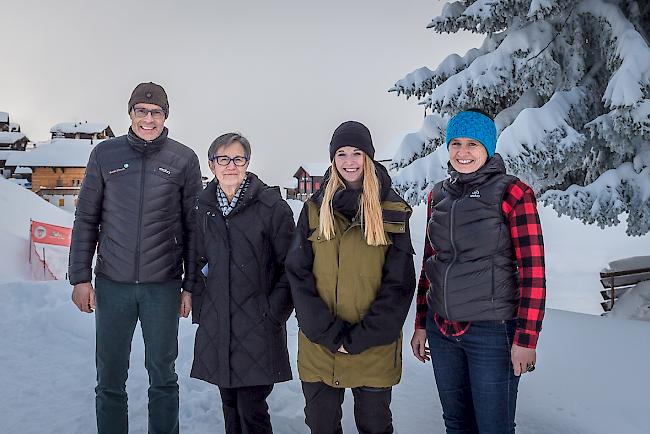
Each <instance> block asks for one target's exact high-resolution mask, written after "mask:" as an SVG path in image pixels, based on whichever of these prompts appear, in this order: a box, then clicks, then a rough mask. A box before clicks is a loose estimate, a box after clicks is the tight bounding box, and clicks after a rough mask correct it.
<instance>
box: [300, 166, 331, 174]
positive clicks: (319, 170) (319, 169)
mask: <svg viewBox="0 0 650 434" xmlns="http://www.w3.org/2000/svg"><path fill="white" fill-rule="evenodd" d="M330 166H331V164H330V163H305V164H301V165H300V167H302V168H303V169H305V172H307V173H308V174H309V175H311V176H323V175H325V172H327V169H329V167H330ZM297 174H298V171H296V175H297ZM294 176H295V175H294Z"/></svg>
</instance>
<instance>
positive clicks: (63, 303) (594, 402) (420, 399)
mask: <svg viewBox="0 0 650 434" xmlns="http://www.w3.org/2000/svg"><path fill="white" fill-rule="evenodd" d="M0 294H2V297H3V301H4V302H3V303H2V304H0V328H2V330H4V331H5V332H4V333H2V334H0V348H2V349H3V351H2V357H1V358H0V384H2V385H3V391H4V392H3V393H2V394H1V395H0V412H1V413H2V414H3V417H2V418H0V432H3V433H4V432H7V433H9V432H22V433H26V434H30V433H34V434H36V433H38V434H40V433H43V432H52V433H63V432H65V433H70V434H75V433H78V434H86V433H88V432H93V431H94V430H95V413H94V392H93V388H94V386H95V364H94V346H95V343H94V326H93V320H94V319H93V316H92V315H87V314H82V313H80V312H79V311H78V310H77V309H76V307H75V306H74V305H73V304H72V303H71V302H70V287H69V285H67V284H66V283H65V282H22V283H13V284H0ZM412 324H413V311H412V312H411V314H410V316H409V318H408V320H407V325H406V327H405V331H404V336H405V341H406V342H408V340H409V339H410V336H411V333H412V330H413V328H412ZM195 330H196V327H195V326H193V325H191V324H190V321H189V320H181V323H180V332H179V339H180V341H179V351H180V353H179V358H178V361H177V365H176V366H177V372H178V374H179V383H180V407H181V408H180V423H181V431H182V432H183V433H186V434H192V433H201V434H203V433H207V432H219V431H223V419H222V415H221V408H220V405H221V403H220V399H219V393H218V391H217V388H216V387H215V386H212V385H210V384H207V383H204V382H202V381H198V380H194V379H190V378H189V370H190V367H191V361H192V352H193V344H194V343H193V341H194V333H195ZM288 330H289V332H288V341H289V346H290V355H291V360H292V364H293V372H294V376H295V375H297V371H296V369H295V359H296V340H297V337H296V333H297V325H296V321H295V318H294V317H293V316H292V317H291V319H290V320H289V323H288ZM648 333H650V324H648V323H646V322H641V321H626V320H617V319H615V318H602V317H598V316H593V315H581V314H576V313H569V312H562V311H554V310H550V311H549V312H548V313H547V317H546V319H545V322H544V330H543V332H542V337H541V339H540V347H539V351H538V363H537V370H536V371H535V372H534V373H532V374H526V375H525V376H524V377H523V379H522V381H521V383H520V396H519V401H518V405H517V407H518V408H517V424H518V431H517V432H518V433H521V434H542V433H543V434H548V433H575V434H578V433H581V434H587V433H588V434H609V433H612V432H621V433H626V434H641V433H645V432H647V427H648V426H650V413H648V411H647V391H648V390H650V376H648V375H647V370H648V368H647V360H648V359H649V358H650V347H648V346H647V345H630V344H631V343H639V342H645V341H646V340H647V336H648ZM621 337H624V338H621ZM143 360H144V348H143V344H142V337H141V333H140V329H139V327H138V328H137V331H136V336H135V338H134V342H133V351H132V357H131V370H130V373H129V380H128V386H127V388H128V391H129V406H130V426H131V433H146V426H147V422H146V418H147V387H148V379H147V373H146V371H145V369H144V367H143V365H144V362H143ZM613 369H615V370H616V376H615V377H608V376H607V375H608V374H607V373H608V372H612V370H613ZM269 406H270V409H271V410H270V411H271V417H272V421H273V424H274V427H275V432H277V433H279V434H287V433H307V432H308V430H307V428H306V426H305V425H304V423H303V418H304V416H303V406H304V399H303V397H302V393H301V389H300V383H299V381H298V380H296V379H294V380H292V381H290V382H287V383H282V384H279V385H276V386H275V388H274V391H273V393H272V394H271V396H270V399H269ZM392 409H393V413H394V421H395V428H396V432H397V433H402V434H411V433H419V432H440V433H442V432H443V431H444V428H443V422H442V415H441V410H440V403H439V401H438V398H437V394H436V392H435V385H434V381H433V373H432V370H431V365H430V364H428V363H427V364H422V363H420V362H419V361H417V360H416V359H415V358H414V357H412V356H411V354H410V351H409V350H408V348H407V344H406V343H405V346H404V373H403V376H402V382H401V383H400V384H399V385H398V386H396V387H395V389H394V392H393V405H392ZM352 413H353V409H352V399H351V396H350V394H349V393H348V394H347V395H346V401H345V404H344V419H343V428H344V431H345V432H348V433H352V432H356V429H355V427H354V422H353V418H352Z"/></svg>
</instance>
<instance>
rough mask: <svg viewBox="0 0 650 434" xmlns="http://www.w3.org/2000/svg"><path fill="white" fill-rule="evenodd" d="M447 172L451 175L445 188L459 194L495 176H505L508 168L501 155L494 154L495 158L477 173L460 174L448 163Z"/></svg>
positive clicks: (445, 183) (488, 161)
mask: <svg viewBox="0 0 650 434" xmlns="http://www.w3.org/2000/svg"><path fill="white" fill-rule="evenodd" d="M447 171H448V173H449V179H447V180H445V182H444V186H445V187H446V188H447V189H448V190H451V191H455V192H457V193H459V192H462V191H463V189H465V188H471V187H473V186H477V185H481V184H483V183H484V182H485V181H487V180H488V179H489V178H491V177H492V176H494V175H498V174H505V173H506V166H505V163H504V162H503V158H501V155H499V154H494V156H493V157H492V158H490V159H489V160H487V162H486V163H485V164H484V165H483V166H482V167H481V168H480V169H478V170H477V171H476V172H472V173H459V172H457V171H456V170H455V169H454V168H453V167H452V165H451V163H447Z"/></svg>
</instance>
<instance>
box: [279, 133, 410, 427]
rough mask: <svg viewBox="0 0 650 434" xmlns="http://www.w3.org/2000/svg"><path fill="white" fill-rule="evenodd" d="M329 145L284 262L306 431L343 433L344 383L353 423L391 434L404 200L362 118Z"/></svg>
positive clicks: (405, 240) (404, 258)
mask: <svg viewBox="0 0 650 434" xmlns="http://www.w3.org/2000/svg"><path fill="white" fill-rule="evenodd" d="M329 151H330V152H329V153H330V160H331V162H332V165H331V167H330V168H329V169H328V171H327V173H326V174H325V178H324V182H323V187H321V189H320V190H318V191H317V192H316V193H314V195H313V196H312V197H311V198H310V199H308V200H307V202H306V203H305V205H304V207H303V209H302V213H301V214H300V218H299V220H298V227H297V230H296V235H295V238H294V242H293V243H292V247H291V250H290V252H289V254H288V255H287V263H286V265H287V273H288V276H289V281H290V282H291V292H292V295H293V299H294V304H295V306H296V315H297V317H298V324H299V326H300V332H299V334H298V371H299V373H300V379H301V380H302V389H303V393H304V396H305V421H306V423H307V425H308V426H309V428H310V429H311V432H312V433H319V434H334V433H341V432H342V429H341V416H342V412H341V405H342V403H343V397H344V394H345V389H346V388H351V389H352V394H353V395H354V418H355V422H356V426H357V429H358V431H359V432H360V433H364V434H369V433H392V432H393V426H392V416H391V411H390V402H391V390H392V386H394V385H395V384H397V383H398V382H399V381H400V377H401V373H402V325H403V323H404V320H405V318H406V314H407V312H408V309H409V306H410V304H411V298H412V296H413V292H414V289H415V270H414V265H413V248H412V246H411V238H410V234H409V217H410V215H411V208H410V207H409V206H408V205H407V204H406V203H405V202H404V200H403V199H402V198H401V197H399V196H398V195H397V193H395V191H393V190H392V189H391V179H390V176H388V172H387V171H386V169H385V168H384V167H383V166H382V165H381V164H379V163H377V162H375V161H374V160H373V156H374V153H375V149H374V147H373V145H372V139H371V136H370V131H368V128H366V127H365V126H364V125H363V124H361V123H359V122H355V121H348V122H344V123H343V124H341V125H340V126H339V127H338V128H337V129H336V130H335V131H334V134H333V136H332V140H331V142H330V148H329Z"/></svg>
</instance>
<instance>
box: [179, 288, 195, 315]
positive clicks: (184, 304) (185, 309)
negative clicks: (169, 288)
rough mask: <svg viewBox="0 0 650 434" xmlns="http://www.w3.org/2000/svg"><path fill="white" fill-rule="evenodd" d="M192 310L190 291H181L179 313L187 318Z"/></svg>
mask: <svg viewBox="0 0 650 434" xmlns="http://www.w3.org/2000/svg"><path fill="white" fill-rule="evenodd" d="M191 311H192V293H191V292H188V291H183V292H181V307H180V309H179V313H180V315H181V316H182V317H183V318H187V317H188V316H189V314H190V312H191Z"/></svg>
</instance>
